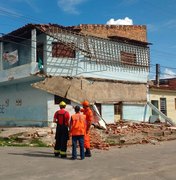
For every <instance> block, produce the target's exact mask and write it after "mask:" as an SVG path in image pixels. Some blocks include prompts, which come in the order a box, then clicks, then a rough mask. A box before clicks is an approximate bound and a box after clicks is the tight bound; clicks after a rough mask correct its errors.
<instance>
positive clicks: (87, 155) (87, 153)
mask: <svg viewBox="0 0 176 180" xmlns="http://www.w3.org/2000/svg"><path fill="white" fill-rule="evenodd" d="M91 156H92V155H91V152H90V149H89V148H86V152H85V157H91Z"/></svg>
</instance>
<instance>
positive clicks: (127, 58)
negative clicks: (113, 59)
mask: <svg viewBox="0 0 176 180" xmlns="http://www.w3.org/2000/svg"><path fill="white" fill-rule="evenodd" d="M120 56H121V62H122V63H124V64H129V65H133V64H136V54H133V53H128V52H124V51H121V52H120Z"/></svg>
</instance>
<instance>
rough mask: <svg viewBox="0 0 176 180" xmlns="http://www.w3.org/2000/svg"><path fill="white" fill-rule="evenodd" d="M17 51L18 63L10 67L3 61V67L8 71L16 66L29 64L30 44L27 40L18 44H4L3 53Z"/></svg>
mask: <svg viewBox="0 0 176 180" xmlns="http://www.w3.org/2000/svg"><path fill="white" fill-rule="evenodd" d="M15 50H18V59H19V60H18V62H16V63H15V64H12V65H10V64H9V63H8V62H7V61H3V67H4V70H5V69H10V68H13V67H16V66H20V65H24V64H28V63H30V62H31V44H30V41H29V40H26V41H22V42H20V43H17V44H16V43H8V44H7V43H4V49H3V52H12V51H15Z"/></svg>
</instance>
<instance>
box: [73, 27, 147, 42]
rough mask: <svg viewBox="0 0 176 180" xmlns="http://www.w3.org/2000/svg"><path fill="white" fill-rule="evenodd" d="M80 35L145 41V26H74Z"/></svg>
mask: <svg viewBox="0 0 176 180" xmlns="http://www.w3.org/2000/svg"><path fill="white" fill-rule="evenodd" d="M75 28H78V29H80V30H81V32H82V33H85V34H90V35H94V36H99V37H103V38H107V36H121V37H126V38H129V39H134V40H138V41H143V42H146V41H147V37H146V34H147V33H146V26H138V25H129V26H128V25H101V24H100V25H96V24H95V25H93V24H81V25H79V26H75Z"/></svg>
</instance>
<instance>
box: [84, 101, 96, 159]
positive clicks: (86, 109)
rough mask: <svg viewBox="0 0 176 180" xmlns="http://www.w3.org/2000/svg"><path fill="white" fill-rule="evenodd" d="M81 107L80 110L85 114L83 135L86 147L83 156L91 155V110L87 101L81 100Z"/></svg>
mask: <svg viewBox="0 0 176 180" xmlns="http://www.w3.org/2000/svg"><path fill="white" fill-rule="evenodd" d="M82 105H83V109H81V112H83V114H84V115H86V133H85V136H84V147H85V149H86V151H85V156H86V157H91V151H90V126H91V123H92V121H93V112H92V110H91V109H90V103H89V101H83V102H82Z"/></svg>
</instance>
